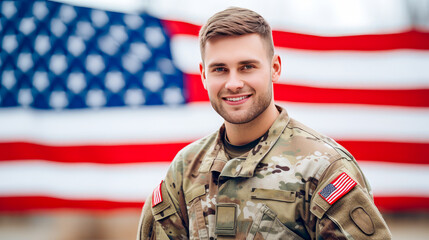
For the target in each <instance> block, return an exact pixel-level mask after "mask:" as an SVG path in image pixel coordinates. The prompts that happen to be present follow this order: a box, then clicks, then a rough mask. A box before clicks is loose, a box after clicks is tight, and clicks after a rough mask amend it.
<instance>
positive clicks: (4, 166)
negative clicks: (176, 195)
mask: <svg viewBox="0 0 429 240" xmlns="http://www.w3.org/2000/svg"><path fill="white" fill-rule="evenodd" d="M167 168H168V163H165V164H162V163H156V164H147V163H146V164H118V165H106V164H89V163H82V164H80V163H79V164H63V163H55V162H46V161H11V162H1V163H0V196H26V195H30V196H34V195H35V196H40V195H41V196H51V197H59V198H65V199H103V200H112V201H137V202H140V201H144V200H145V199H146V197H147V196H149V194H150V193H151V192H152V190H153V188H154V186H156V184H159V182H160V181H161V179H162V178H163V177H164V176H165V174H166V172H167Z"/></svg>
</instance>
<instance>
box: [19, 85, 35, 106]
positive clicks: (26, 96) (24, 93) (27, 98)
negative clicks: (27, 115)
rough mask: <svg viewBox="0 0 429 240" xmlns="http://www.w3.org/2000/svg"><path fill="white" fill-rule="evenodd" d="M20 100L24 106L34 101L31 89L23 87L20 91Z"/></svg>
mask: <svg viewBox="0 0 429 240" xmlns="http://www.w3.org/2000/svg"><path fill="white" fill-rule="evenodd" d="M18 102H19V104H21V105H22V106H24V107H27V106H28V105H30V104H31V103H32V102H33V95H32V94H31V89H29V88H21V89H20V90H19V93H18Z"/></svg>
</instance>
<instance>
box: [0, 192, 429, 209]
mask: <svg viewBox="0 0 429 240" xmlns="http://www.w3.org/2000/svg"><path fill="white" fill-rule="evenodd" d="M374 202H375V204H376V205H377V207H378V208H379V209H380V211H383V212H389V211H391V212H395V211H396V212H401V211H407V212H410V211H416V212H417V211H425V212H429V197H403V196H389V197H377V196H375V197H374ZM143 204H144V202H143V201H142V202H113V201H104V200H70V199H60V198H53V197H43V196H24V197H0V212H1V213H23V212H29V211H40V210H42V211H46V210H60V209H69V210H70V209H79V210H90V211H94V210H103V211H105V210H116V209H126V208H127V209H135V210H136V211H141V208H142V207H143Z"/></svg>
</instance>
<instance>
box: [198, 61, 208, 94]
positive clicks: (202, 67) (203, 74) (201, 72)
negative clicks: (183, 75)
mask: <svg viewBox="0 0 429 240" xmlns="http://www.w3.org/2000/svg"><path fill="white" fill-rule="evenodd" d="M200 75H201V81H202V82H203V86H204V89H205V90H207V86H206V79H207V78H206V71H205V69H204V65H203V63H202V62H200Z"/></svg>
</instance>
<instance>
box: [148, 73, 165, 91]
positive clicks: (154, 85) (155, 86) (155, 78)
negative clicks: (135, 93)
mask: <svg viewBox="0 0 429 240" xmlns="http://www.w3.org/2000/svg"><path fill="white" fill-rule="evenodd" d="M163 85H164V81H163V80H162V76H161V74H160V73H159V72H155V71H147V72H145V74H144V75H143V86H145V87H146V88H147V89H149V90H150V91H152V92H156V91H158V90H159V89H160V88H161V87H162V86H163Z"/></svg>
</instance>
